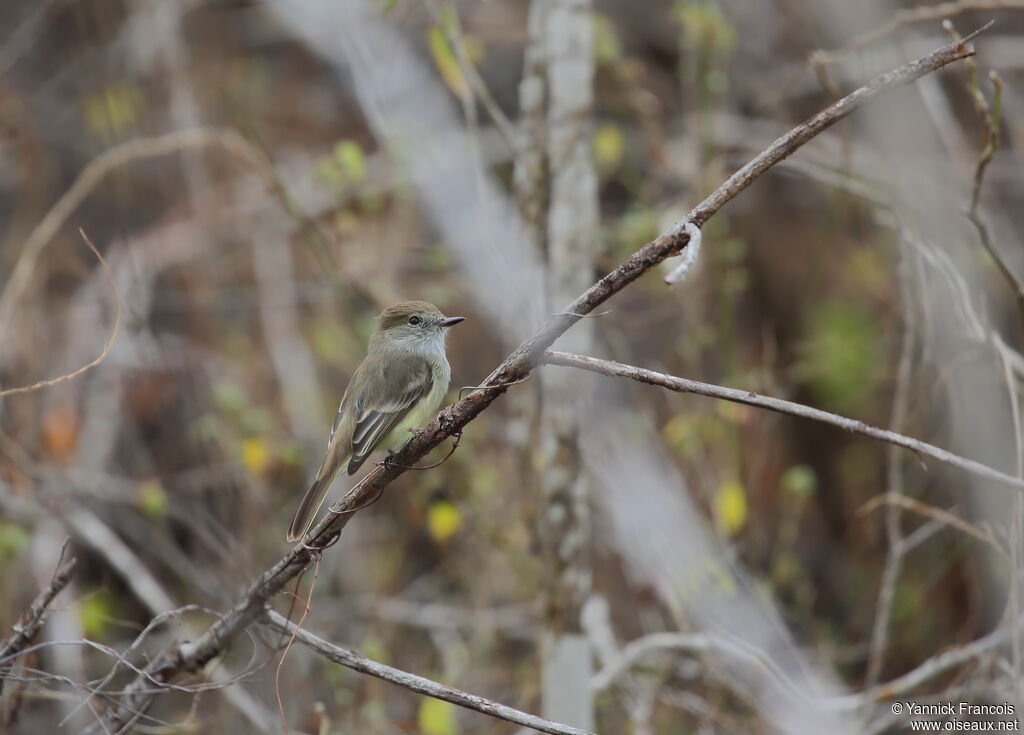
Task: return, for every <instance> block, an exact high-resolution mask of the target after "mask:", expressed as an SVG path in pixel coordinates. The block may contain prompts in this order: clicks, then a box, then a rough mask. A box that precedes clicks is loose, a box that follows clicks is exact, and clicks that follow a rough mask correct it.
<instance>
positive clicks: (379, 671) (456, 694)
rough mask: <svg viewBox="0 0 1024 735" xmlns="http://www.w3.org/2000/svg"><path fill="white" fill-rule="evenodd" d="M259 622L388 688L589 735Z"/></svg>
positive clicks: (560, 734)
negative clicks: (368, 676) (373, 678)
mask: <svg viewBox="0 0 1024 735" xmlns="http://www.w3.org/2000/svg"><path fill="white" fill-rule="evenodd" d="M263 620H264V621H265V622H266V623H267V624H268V625H269V626H270V627H271V628H274V629H275V630H278V631H281V632H282V633H284V634H285V635H294V636H295V638H296V639H297V640H298V641H299V642H300V643H302V644H303V645H305V646H306V647H307V648H309V649H310V650H311V651H313V652H315V653H318V654H320V655H321V656H323V657H324V658H327V659H329V660H331V661H333V662H334V663H337V664H341V665H342V666H345V667H347V668H349V669H352V670H353V671H358V672H359V673H361V674H369V675H370V676H376V677H377V678H378V679H383V680H384V681H390V682H391V683H392V684H397V685H398V686H400V687H405V688H406V689H409V690H410V691H414V692H417V693H419V694H425V695H427V696H428V697H434V698H436V699H443V700H444V701H446V702H451V703H452V704H457V705H459V706H460V707H465V708H466V709H471V710H473V711H475V712H480V713H482V714H485V715H490V716H491V717H497V718H498V719H499V720H505V721H507V722H514V723H516V724H517V725H523V726H525V727H529V728H531V729H533V730H537V731H538V732H546V733H553V735H591V733H589V731H587V730H581V729H579V728H577V727H570V726H569V725H562V724H560V723H557V722H552V721H551V720H545V719H544V718H543V717H537V716H536V715H531V714H529V713H528V712H522V711H520V710H517V709H514V708H512V707H509V706H508V705H504V704H501V703H499V702H495V701H493V700H490V699H485V698H484V697H479V696H477V695H475V694H469V693H468V692H464V691H462V690H461V689H455V688H454V687H449V686H445V685H444V684H441V683H439V682H436V681H433V680H431V679H426V678H424V677H422V676H417V675H416V674H410V673H409V672H407V671H402V670H401V669H396V668H394V667H393V666H386V665H385V664H382V663H378V662H376V661H373V660H371V659H368V658H366V657H364V656H360V655H359V654H358V653H356V652H354V651H350V650H349V649H347V648H342V647H341V646H336V645H334V644H333V643H331V642H330V641H325V640H324V639H323V638H320V637H319V636H316V635H313V634H312V633H310V632H309V631H307V630H304V629H302V628H300V627H298V626H297V625H295V623H293V622H291V621H290V620H288V619H287V618H285V617H284V616H283V615H281V614H279V613H277V612H275V611H273V610H267V611H266V613H265V614H264V616H263Z"/></svg>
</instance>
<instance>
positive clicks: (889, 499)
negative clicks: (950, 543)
mask: <svg viewBox="0 0 1024 735" xmlns="http://www.w3.org/2000/svg"><path fill="white" fill-rule="evenodd" d="M883 505H884V506H888V507H890V508H891V507H896V508H903V509H904V510H909V511H913V512H914V513H918V514H920V515H923V516H925V517H926V518H933V519H935V520H936V521H939V522H940V523H942V524H943V525H946V526H949V527H951V528H955V529H957V530H958V531H963V532H964V533H966V534H967V535H968V536H973V537H974V538H976V539H978V540H979V541H984V542H985V543H987V544H991V545H992V548H994V549H995V550H996V551H1000V552H1003V553H1004V554H1005V553H1006V548H1005V547H1004V546H1003V545H1002V544H1000V543H999V541H997V540H996V537H995V536H994V535H993V534H992V531H991V530H989V529H987V528H986V529H984V530H983V529H981V528H979V527H978V526H975V525H974V524H972V523H968V522H967V521H965V520H964V519H963V518H961V517H960V516H958V515H956V514H955V513H950V512H949V511H948V510H943V509H942V508H936V507H935V506H933V505H928V504H927V503H923V502H921V501H920V500H916V499H914V498H910V497H907V496H906V495H902V494H900V493H883V494H881V495H876V496H875V497H873V498H871V500H869V501H868V502H866V503H864V505H862V506H861V507H860V508H858V509H857V515H858V516H865V515H867V514H868V513H871V512H872V511H874V510H877V509H878V508H880V507H882V506H883Z"/></svg>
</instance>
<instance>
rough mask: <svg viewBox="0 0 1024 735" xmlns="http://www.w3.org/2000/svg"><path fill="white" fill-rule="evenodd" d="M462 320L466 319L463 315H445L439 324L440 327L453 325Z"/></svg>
mask: <svg viewBox="0 0 1024 735" xmlns="http://www.w3.org/2000/svg"><path fill="white" fill-rule="evenodd" d="M464 321H466V317H464V316H446V317H445V318H444V319H442V320H441V326H442V327H454V326H455V325H456V324H458V323H459V322H464Z"/></svg>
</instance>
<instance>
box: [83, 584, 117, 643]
mask: <svg viewBox="0 0 1024 735" xmlns="http://www.w3.org/2000/svg"><path fill="white" fill-rule="evenodd" d="M114 609H115V608H114V598H113V596H112V595H111V594H110V593H109V592H106V591H103V590H97V591H96V592H93V593H92V594H90V595H86V596H85V597H83V598H82V599H81V600H79V601H78V621H79V623H81V625H82V632H83V633H85V636H86V638H100V637H101V636H102V635H103V633H104V631H105V630H106V629H107V626H108V624H109V622H110V619H111V618H112V617H114Z"/></svg>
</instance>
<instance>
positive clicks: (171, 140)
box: [0, 128, 259, 335]
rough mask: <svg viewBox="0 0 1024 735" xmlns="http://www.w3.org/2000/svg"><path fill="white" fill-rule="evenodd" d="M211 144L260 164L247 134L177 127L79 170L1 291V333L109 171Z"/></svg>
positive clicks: (127, 145) (37, 228) (31, 235)
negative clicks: (42, 260) (56, 240)
mask: <svg viewBox="0 0 1024 735" xmlns="http://www.w3.org/2000/svg"><path fill="white" fill-rule="evenodd" d="M210 145H220V146H222V147H223V148H225V149H226V150H228V151H229V152H231V153H232V154H234V155H235V156H236V157H238V158H241V159H244V160H247V161H249V162H250V163H252V164H253V165H256V166H258V165H259V160H258V159H256V158H254V156H253V153H252V147H251V146H250V145H249V143H248V142H247V141H246V140H245V139H244V138H242V137H241V136H240V135H238V134H237V133H235V132H233V131H228V130H216V129H213V128H194V129H189V130H177V131H175V132H173V133H168V134H166V135H160V136H156V137H153V138H138V139H135V140H129V141H127V142H125V143H121V144H120V145H117V146H114V147H113V148H111V149H109V150H107V151H105V152H104V153H102V154H101V155H99V156H97V157H96V158H94V159H93V160H92V161H90V162H89V164H88V165H87V166H86V167H85V168H83V169H82V171H81V173H80V174H78V178H76V179H75V181H74V183H73V184H72V185H71V188H69V189H68V190H67V191H66V192H65V193H64V194H63V196H61V198H60V199H58V200H57V202H56V203H55V204H54V205H53V206H52V207H51V208H50V210H49V211H48V212H47V213H46V215H45V216H44V217H43V218H42V220H40V221H39V224H38V225H36V226H35V229H33V230H32V232H31V233H29V236H28V239H26V240H25V245H24V246H23V247H22V249H21V253H20V255H19V257H18V261H17V262H16V263H15V265H14V268H12V269H11V273H10V278H9V279H8V280H7V283H6V285H5V287H4V290H3V292H0V335H3V334H6V333H7V329H8V327H9V326H10V320H11V316H12V314H13V311H14V308H15V306H16V304H17V303H18V302H19V301H20V300H21V297H22V294H24V292H25V291H26V289H27V288H28V284H29V283H30V282H31V280H32V275H33V273H34V272H35V268H36V264H37V263H38V261H39V256H40V254H41V253H42V250H43V248H45V247H46V245H47V244H48V243H49V242H50V241H51V240H52V239H53V237H54V236H55V235H56V234H57V232H58V231H59V230H60V228H61V226H63V224H64V223H65V222H66V221H67V219H68V217H70V216H71V214H72V213H73V212H74V211H75V210H76V209H78V207H79V205H81V203H82V202H83V201H85V199H86V197H88V196H89V194H90V193H91V192H92V190H93V189H95V188H96V186H98V185H99V183H100V182H101V181H103V179H104V178H105V177H106V176H107V174H109V173H110V172H111V171H114V170H115V169H117V168H120V167H121V166H123V165H125V164H127V163H130V162H132V161H138V160H144V159H147V158H159V157H161V156H166V155H170V154H172V153H177V152H178V151H181V150H185V149H188V148H196V147H205V146H210Z"/></svg>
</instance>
